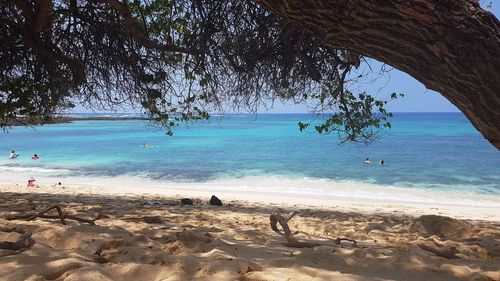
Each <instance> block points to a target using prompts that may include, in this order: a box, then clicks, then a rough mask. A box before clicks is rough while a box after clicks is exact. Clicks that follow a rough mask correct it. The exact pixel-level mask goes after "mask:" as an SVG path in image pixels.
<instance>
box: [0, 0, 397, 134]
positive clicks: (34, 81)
mask: <svg viewBox="0 0 500 281" xmlns="http://www.w3.org/2000/svg"><path fill="white" fill-rule="evenodd" d="M0 22H1V23H2V26H3V27H2V29H1V30H0V49H1V50H2V51H1V53H0V61H2V64H1V68H0V114H1V115H0V126H7V125H8V124H10V123H11V122H12V120H15V119H19V118H27V119H28V120H27V121H28V123H29V122H30V120H31V119H32V118H34V117H42V120H48V119H50V117H52V116H53V115H54V114H57V113H59V112H61V111H64V110H67V109H68V108H71V107H73V106H74V103H80V104H83V105H85V106H88V107H91V108H94V109H116V108H119V107H122V106H124V105H127V104H128V105H140V106H141V107H142V108H143V111H144V113H145V114H146V115H147V116H148V117H149V118H150V119H151V120H153V121H155V122H157V124H160V125H162V126H165V127H166V128H167V132H168V133H169V134H171V133H172V128H173V127H175V126H176V125H177V124H178V123H179V122H186V121H191V120H201V119H208V118H209V117H210V113H211V112H221V111H234V110H236V111H239V110H249V111H255V110H256V109H257V108H258V107H259V106H260V105H262V104H263V103H267V102H273V101H275V100H281V101H292V102H295V103H304V102H312V103H315V104H317V105H318V106H317V107H316V108H320V109H321V111H326V112H334V114H333V115H331V117H330V118H329V119H328V120H326V122H325V123H324V124H322V125H319V126H316V127H315V129H316V130H317V131H318V132H320V133H329V132H338V133H339V136H340V138H341V141H345V140H349V141H369V140H371V139H372V138H373V136H374V132H376V130H373V129H378V128H380V127H381V126H382V127H384V126H385V127H390V123H388V122H387V118H388V117H390V116H391V115H390V113H388V112H386V111H385V109H384V105H385V104H386V102H387V101H379V100H376V99H374V98H373V97H372V96H370V95H368V94H366V93H361V94H357V95H356V94H353V93H351V92H350V91H348V90H347V89H346V84H347V83H348V77H349V73H350V71H351V70H352V69H353V68H357V67H359V66H360V63H361V59H362V58H361V56H360V55H358V54H356V53H353V52H350V51H347V50H342V49H335V48H332V47H330V46H327V45H325V44H324V43H322V42H321V41H320V40H318V39H316V38H315V37H314V36H313V35H312V34H306V33H304V32H302V31H301V30H299V29H297V28H296V27H295V26H293V24H291V23H287V22H285V21H284V20H282V19H280V18H278V17H277V16H275V15H273V14H271V13H269V12H267V11H266V10H264V9H263V8H261V7H259V6H258V5H257V4H254V3H253V2H252V1H238V0H214V1H203V0H193V1H187V0H149V1H139V0H134V1H133V2H128V1H127V0H125V1H123V2H120V1H119V0H40V1H35V2H31V1H29V0H11V1H7V2H5V1H2V2H1V4H0ZM392 98H395V96H393V97H392ZM307 126H308V125H307V124H305V123H300V124H299V127H300V129H301V130H303V129H305V128H306V127H307Z"/></svg>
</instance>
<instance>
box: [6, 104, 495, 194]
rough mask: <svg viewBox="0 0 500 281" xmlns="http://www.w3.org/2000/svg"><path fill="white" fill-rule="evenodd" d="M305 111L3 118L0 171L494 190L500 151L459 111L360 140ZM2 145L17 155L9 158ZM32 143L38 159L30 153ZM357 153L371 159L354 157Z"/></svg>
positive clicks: (403, 120) (411, 118)
mask: <svg viewBox="0 0 500 281" xmlns="http://www.w3.org/2000/svg"><path fill="white" fill-rule="evenodd" d="M311 119H312V117H311V115H308V114H259V115H227V116H224V117H223V118H214V119H212V120H211V121H210V122H207V123H203V124H192V125H190V126H189V127H188V128H186V127H179V128H177V129H176V130H175V135H174V136H173V137H168V136H166V135H165V134H164V132H162V131H160V130H158V129H157V128H155V127H152V126H150V125H148V123H147V122H144V121H134V120H132V121H125V120H120V121H77V122H74V123H70V124H54V125H45V126H41V127H36V128H34V129H33V128H28V127H13V128H11V130H10V131H9V132H8V133H0V154H3V155H4V157H1V158H0V169H1V170H0V171H2V170H3V171H4V172H5V171H9V170H16V169H20V168H21V169H23V167H31V168H34V171H40V172H43V169H64V170H69V172H68V171H64V173H66V174H67V173H70V174H78V175H112V176H114V175H134V176H143V177H149V178H154V179H159V180H164V181H196V182H198V181H207V180H211V179H217V178H239V177H246V176H261V175H265V176H268V175H277V176H282V177H287V178H290V179H303V178H304V177H307V178H320V179H331V180H338V181H356V182H367V183H374V184H381V185H392V186H399V187H420V188H433V189H440V190H460V191H466V192H473V193H484V194H500V152H499V151H497V150H496V149H495V148H494V147H493V146H492V145H490V144H489V143H488V142H487V141H486V140H484V139H483V137H482V136H481V135H480V134H479V133H478V132H477V131H476V130H475V129H474V128H473V127H472V125H471V124H470V123H469V121H468V120H467V119H466V118H465V117H464V116H463V115H462V114H461V113H400V114H395V117H394V118H393V120H392V125H393V128H392V130H389V131H386V132H385V133H383V134H382V135H381V137H380V139H379V140H378V141H377V142H375V143H372V144H370V145H368V146H366V145H362V144H351V143H347V144H343V145H338V144H337V143H338V139H337V138H336V137H335V136H334V135H333V134H332V135H318V134H317V133H314V132H302V133H301V132H299V130H298V126H297V122H299V121H310V120H311ZM143 143H147V144H148V145H150V146H151V147H149V148H144V147H143V146H142V144H143ZM10 150H16V151H17V152H18V153H20V156H19V157H18V158H17V159H15V160H9V159H8V155H9V152H10ZM34 153H37V154H38V155H39V156H40V159H39V160H37V161H33V160H31V158H30V157H31V155H33V154H34ZM367 157H369V158H370V159H371V160H372V161H373V164H371V165H366V164H363V161H364V159H365V158H367ZM380 159H384V161H385V165H384V166H380V165H379V164H378V161H379V160H380ZM40 168H42V169H40Z"/></svg>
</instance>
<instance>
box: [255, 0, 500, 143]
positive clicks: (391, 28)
mask: <svg viewBox="0 0 500 281" xmlns="http://www.w3.org/2000/svg"><path fill="white" fill-rule="evenodd" d="M254 1H255V2H257V3H258V4H260V5H261V6H263V7H264V8H266V9H268V10H269V11H271V12H273V13H275V14H278V15H280V16H282V17H284V18H286V19H287V20H288V21H290V22H292V23H293V24H295V25H297V26H298V27H299V28H302V29H303V30H306V31H308V32H310V33H312V34H315V35H316V36H317V37H319V38H320V39H322V40H323V41H324V42H326V43H327V44H329V45H331V46H332V47H340V48H346V49H349V50H352V51H356V52H358V53H360V54H363V55H365V56H368V57H372V58H375V59H377V60H379V61H382V62H384V63H387V64H389V65H391V66H393V67H395V68H398V69H400V70H402V71H404V72H406V73H408V74H410V75H412V76H413V77H414V78H416V79H417V80H419V81H420V82H422V83H423V84H424V85H425V86H426V87H427V88H429V89H432V90H435V91H438V92H440V93H441V94H442V95H443V96H444V97H446V98H447V99H448V100H449V101H451V102H452V103H453V104H454V105H455V106H457V107H458V108H459V109H460V110H461V111H462V112H463V113H464V114H465V115H466V116H467V117H468V118H469V120H470V121H471V122H472V124H473V125H474V127H476V129H478V130H479V131H480V132H481V133H482V134H483V136H484V137H485V138H486V139H487V140H488V141H489V142H490V143H492V144H493V145H494V146H495V147H496V148H497V149H500V87H499V86H498V85H499V83H500V23H499V21H498V19H497V18H496V17H495V16H494V15H493V14H491V13H490V12H487V11H484V10H482V9H481V8H480V7H479V4H478V2H479V1H478V0H384V1H380V0H323V1H315V0H276V1H275V0H254Z"/></svg>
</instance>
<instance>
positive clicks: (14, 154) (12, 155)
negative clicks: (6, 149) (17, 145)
mask: <svg viewBox="0 0 500 281" xmlns="http://www.w3.org/2000/svg"><path fill="white" fill-rule="evenodd" d="M17 155H18V154H17V153H16V152H15V151H14V150H12V151H11V152H10V155H9V159H14V158H16V157H17Z"/></svg>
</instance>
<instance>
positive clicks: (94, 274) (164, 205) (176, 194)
mask: <svg viewBox="0 0 500 281" xmlns="http://www.w3.org/2000/svg"><path fill="white" fill-rule="evenodd" d="M74 180H75V181H76V180H81V179H74ZM135 184H136V183H132V184H130V185H128V186H127V185H122V186H113V185H111V184H109V183H108V185H106V184H103V185H93V184H88V183H87V184H82V185H77V184H73V183H71V184H68V183H66V182H65V183H63V184H61V185H48V184H46V185H45V184H41V185H40V186H39V187H38V188H34V189H28V188H26V186H25V185H24V184H21V183H19V184H16V183H7V184H2V185H0V192H1V199H0V217H2V219H0V226H2V227H7V228H13V227H17V228H22V229H23V230H25V231H29V232H31V233H32V239H33V240H34V245H33V246H32V247H31V248H29V249H25V250H23V251H13V250H0V264H1V265H2V266H0V280H500V266H499V265H500V219H499V212H498V208H497V207H496V206H495V205H494V204H496V203H495V202H497V201H494V200H493V199H492V200H493V201H491V202H493V203H491V202H490V204H492V205H491V206H487V207H481V206H479V205H480V204H478V205H477V206H464V205H460V204H458V205H454V204H453V201H451V202H452V203H449V204H440V205H438V204H422V203H418V202H413V203H412V202H390V203H387V202H385V203H384V202H378V201H377V200H371V201H370V200H363V199H358V200H353V199H352V198H351V199H348V198H337V200H335V198H334V197H332V198H326V199H325V198H323V199H321V198H315V197H314V196H309V197H307V196H296V195H291V196H286V195H285V194H279V193H272V192H269V193H262V192H253V193H252V192H234V191H228V190H224V189H219V190H218V191H217V193H214V190H204V191H200V190H190V189H189V188H184V189H181V188H179V189H164V188H158V189H154V188H153V187H151V186H149V187H148V188H138V186H137V185H136V186H134V185H135ZM212 193H214V194H216V195H217V196H218V197H219V198H220V199H221V200H222V201H223V203H224V206H222V207H220V206H211V205H209V204H208V200H209V196H210V195H211V194H212ZM184 197H189V198H191V199H193V201H194V204H193V205H180V200H179V199H181V198H184ZM149 203H152V204H153V205H148V204H149ZM53 204H57V205H59V206H61V207H62V210H63V212H65V213H66V214H71V215H76V216H78V217H81V218H87V219H93V218H96V216H99V219H98V220H96V221H95V224H96V225H88V224H86V223H81V222H77V221H74V220H71V219H66V222H67V225H62V224H61V222H60V221H59V220H57V219H47V218H37V219H35V220H32V221H26V220H23V219H18V220H7V219H6V218H8V216H12V215H16V214H32V213H36V212H37V211H40V210H43V209H44V208H45V207H47V206H50V205H53ZM292 211H297V212H298V214H297V215H296V216H295V217H294V218H293V219H291V220H290V222H289V225H290V228H291V230H292V231H297V232H298V234H296V235H295V238H296V239H298V240H299V241H301V242H307V243H315V244H318V245H317V246H315V247H311V248H294V247H288V246H285V245H284V244H283V243H285V242H286V240H285V238H284V237H283V236H282V235H280V234H278V233H276V232H273V231H272V230H271V227H270V224H269V216H270V214H272V213H276V212H280V213H281V214H288V213H289V212H292ZM51 212H53V213H47V214H51V215H54V214H56V212H55V211H54V210H52V211H51ZM431 214H432V215H445V216H450V217H452V218H458V219H461V220H460V221H458V222H459V223H463V224H464V227H465V228H463V229H462V228H461V227H459V228H456V227H455V228H454V226H453V225H452V226H451V228H450V226H449V225H446V221H445V222H444V223H443V222H442V221H441V222H431V224H432V223H434V224H435V225H434V226H433V227H434V228H435V229H432V231H435V233H425V232H422V231H420V232H419V231H418V230H417V231H415V229H414V225H413V224H414V222H415V220H416V218H417V217H419V216H421V215H431ZM463 219H467V221H465V222H463V221H462V220H463ZM460 225H462V224H460ZM440 227H444V230H443V229H440ZM439 231H442V232H441V233H440V232H439ZM18 237H19V234H17V233H15V232H11V233H8V232H0V241H12V242H15V241H16V239H18ZM336 238H349V239H353V240H356V242H357V245H356V246H354V245H353V243H352V242H350V241H341V243H340V244H338V243H335V239H336ZM425 248H426V249H425ZM429 249H430V250H429ZM433 249H434V251H433ZM436 251H437V252H439V253H443V251H444V252H448V254H449V253H452V258H445V257H443V256H439V255H437V254H436Z"/></svg>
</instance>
